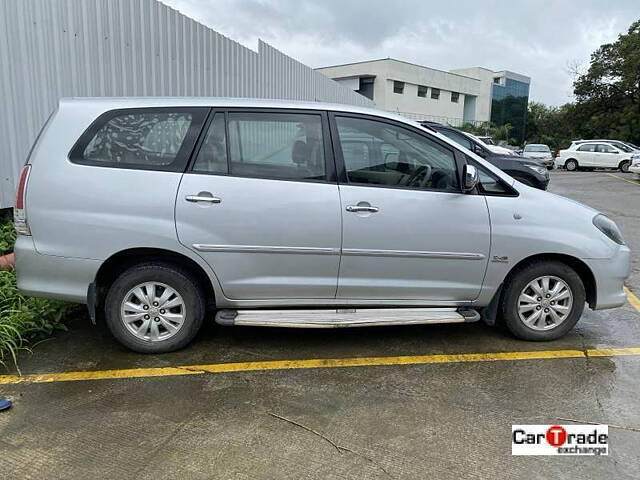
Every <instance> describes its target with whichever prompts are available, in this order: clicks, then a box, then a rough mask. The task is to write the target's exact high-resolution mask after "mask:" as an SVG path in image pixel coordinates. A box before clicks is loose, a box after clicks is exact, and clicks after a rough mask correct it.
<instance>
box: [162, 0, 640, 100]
mask: <svg viewBox="0 0 640 480" xmlns="http://www.w3.org/2000/svg"><path fill="white" fill-rule="evenodd" d="M162 1H163V3H165V4H167V5H169V6H171V7H173V8H175V9H177V10H179V11H181V12H182V13H184V14H185V15H188V16H189V17H191V18H193V19H195V20H197V21H199V22H201V23H203V24H205V25H207V26H208V27H211V28H213V29H214V30H216V31H218V32H220V33H222V34H224V35H226V36H227V37H230V38H231V39H233V40H236V41H238V42H240V43H242V44H243V45H245V46H247V47H249V48H252V49H254V50H255V49H256V48H257V41H258V38H260V39H262V40H264V41H265V42H267V43H269V44H271V45H272V46H274V47H276V48H278V49H279V50H281V51H283V52H284V53H286V54H287V55H289V56H291V57H293V58H295V59H297V60H300V61H301V62H303V63H305V64H307V65H309V66H311V67H322V66H327V65H336V64H341V63H349V62H356V61H362V60H370V59H375V58H386V57H392V58H397V59H399V60H405V61H409V62H414V63H418V64H421V65H426V66H429V67H433V68H438V69H442V70H448V69H452V68H458V67H469V66H482V67H487V68H491V69H493V70H512V71H515V72H518V73H522V74H525V75H528V76H530V77H531V78H532V83H531V95H530V98H531V99H532V100H536V101H541V102H544V103H547V104H551V105H560V104H563V103H565V102H567V101H570V100H571V99H572V96H571V95H572V88H571V83H572V78H573V74H572V73H571V72H572V71H575V70H576V69H581V70H584V69H585V68H586V67H587V66H588V63H589V56H590V54H591V52H592V51H593V50H595V49H596V48H597V47H598V46H599V45H601V44H602V43H606V42H611V41H614V40H615V39H616V38H617V36H618V34H620V33H621V32H624V31H626V29H627V28H628V27H629V25H630V24H631V23H632V22H633V21H634V20H637V19H638V18H640V0H608V1H602V0H599V1H595V0H539V1H533V0H509V1H495V0H484V1H477V0H449V1H446V2H434V1H429V0H395V1H393V0H392V1H388V0H387V1H380V0H311V1H307V0H162Z"/></svg>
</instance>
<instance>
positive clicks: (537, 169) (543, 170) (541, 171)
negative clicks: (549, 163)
mask: <svg viewBox="0 0 640 480" xmlns="http://www.w3.org/2000/svg"><path fill="white" fill-rule="evenodd" d="M525 167H527V168H530V169H531V170H533V171H534V172H537V173H539V174H540V175H544V176H546V175H549V172H548V171H547V168H546V167H539V166H538V165H525Z"/></svg>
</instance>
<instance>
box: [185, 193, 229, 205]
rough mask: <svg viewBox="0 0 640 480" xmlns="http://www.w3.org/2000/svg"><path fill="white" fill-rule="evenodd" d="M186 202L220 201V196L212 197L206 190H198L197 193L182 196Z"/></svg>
mask: <svg viewBox="0 0 640 480" xmlns="http://www.w3.org/2000/svg"><path fill="white" fill-rule="evenodd" d="M184 199H185V200H186V201H187V202H209V203H220V202H222V199H221V198H218V197H214V196H213V195H211V194H210V193H208V192H200V193H198V194H197V195H187V196H186V197H184Z"/></svg>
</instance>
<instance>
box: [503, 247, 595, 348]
mask: <svg viewBox="0 0 640 480" xmlns="http://www.w3.org/2000/svg"><path fill="white" fill-rule="evenodd" d="M545 279H546V280H545ZM536 285H537V287H534V288H532V286H536ZM545 286H546V287H548V288H546V290H545ZM556 287H557V288H558V291H557V293H554V289H555V288H556ZM536 288H537V290H536ZM504 289H505V290H504V295H503V297H502V304H501V313H502V319H503V323H504V325H505V326H506V327H507V329H508V330H509V331H510V332H511V333H512V334H513V335H514V336H515V337H517V338H519V339H521V340H529V341H537V342H544V341H549V340H555V339H557V338H560V337H562V336H564V335H565V334H566V333H567V332H568V331H569V330H571V329H572V328H573V327H574V326H575V324H576V323H577V322H578V320H579V319H580V316H581V315H582V312H583V311H584V304H585V300H586V294H585V289H584V284H583V283H582V280H581V279H580V277H579V275H578V274H577V273H576V272H575V270H573V269H572V268H571V267H569V266H568V265H566V264H564V263H561V262H557V261H550V260H543V261H534V262H530V263H527V264H525V265H524V266H522V267H521V268H519V269H518V270H517V271H516V272H514V273H513V274H511V275H510V277H509V279H508V280H507V281H506V282H505V285H504ZM536 292H537V293H536ZM567 292H568V294H567ZM547 295H551V296H550V297H549V298H547V297H546V296H547ZM554 299H555V300H554ZM551 302H553V304H552V303H551Z"/></svg>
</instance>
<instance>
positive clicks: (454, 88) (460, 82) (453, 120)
mask: <svg viewBox="0 0 640 480" xmlns="http://www.w3.org/2000/svg"><path fill="white" fill-rule="evenodd" d="M317 71H319V72H321V73H323V74H324V75H326V76H327V77H329V78H332V79H334V80H335V81H337V82H338V83H341V84H342V85H344V86H347V87H349V88H351V89H353V90H354V91H356V92H358V93H360V94H361V95H363V96H365V97H367V98H368V99H370V100H373V102H374V103H375V104H376V106H377V107H378V108H381V109H383V110H388V111H392V112H397V113H400V114H402V115H405V116H407V117H409V118H413V119H416V120H431V121H436V122H440V123H448V124H450V125H454V126H460V125H462V124H463V123H474V124H478V123H483V122H489V121H493V122H494V123H498V124H500V123H503V122H506V121H510V120H511V117H509V116H508V115H499V116H497V115H496V113H497V111H494V110H497V109H498V108H500V104H496V101H499V100H502V99H504V98H506V97H507V96H509V95H511V96H514V95H515V96H517V98H519V99H522V98H526V100H525V102H524V103H525V108H526V102H527V101H528V95H529V84H530V79H529V77H526V76H524V75H520V74H517V73H513V72H509V71H501V72H494V71H492V70H488V69H486V68H481V67H473V68H464V69H457V70H452V71H449V72H446V71H443V70H437V69H435V68H430V67H425V66H422V65H416V64H413V63H408V62H403V61H400V60H396V59H393V58H385V59H380V60H371V61H365V62H357V63H349V64H344V65H335V66H330V67H323V68H318V69H317ZM522 118H523V119H524V116H523V117H522ZM523 128H524V126H523Z"/></svg>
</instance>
